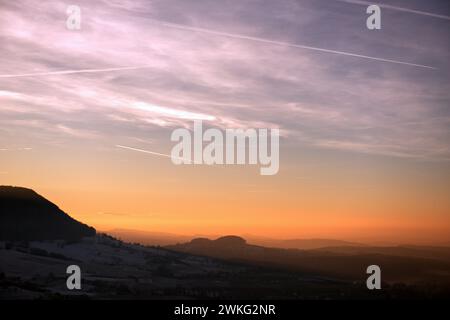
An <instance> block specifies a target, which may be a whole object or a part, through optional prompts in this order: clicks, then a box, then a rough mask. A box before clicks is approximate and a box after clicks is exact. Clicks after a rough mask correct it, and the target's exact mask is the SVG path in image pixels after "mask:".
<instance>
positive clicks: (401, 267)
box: [166, 236, 450, 283]
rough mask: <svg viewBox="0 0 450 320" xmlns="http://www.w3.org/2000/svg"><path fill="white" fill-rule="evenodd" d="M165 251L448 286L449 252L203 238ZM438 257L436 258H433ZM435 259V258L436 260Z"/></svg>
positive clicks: (325, 273) (339, 275)
mask: <svg viewBox="0 0 450 320" xmlns="http://www.w3.org/2000/svg"><path fill="white" fill-rule="evenodd" d="M166 248H168V249H170V250H173V251H178V252H184V253H188V254H196V255H200V256H208V257H213V258H219V259H223V260H228V261H234V262H238V263H250V264H254V265H259V266H270V267H277V268H281V269H286V270H290V271H297V272H304V273H307V274H315V275H320V276H325V277H333V278H339V279H351V280H361V279H363V278H364V277H365V276H366V273H365V272H366V268H367V267H368V266H369V265H372V264H376V265H379V266H380V267H381V268H382V270H383V280H385V281H389V282H390V281H405V282H414V281H418V280H432V281H442V282H445V283H450V271H449V270H450V259H448V258H446V257H448V253H449V250H450V249H449V248H441V249H440V250H439V251H436V249H434V248H427V247H422V248H420V249H419V248H414V249H405V248H390V247H387V248H381V247H379V248H376V247H373V248H372V247H353V248H350V249H348V248H346V247H337V248H332V247H330V248H323V249H313V250H299V249H280V248H268V247H262V246H257V245H251V244H247V242H246V241H245V240H244V239H242V238H240V237H236V236H227V237H222V238H219V239H216V240H209V239H206V238H198V239H194V240H192V241H191V242H188V243H184V244H177V245H172V246H166ZM437 253H439V254H437ZM437 257H439V258H437Z"/></svg>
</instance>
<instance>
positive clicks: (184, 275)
mask: <svg viewBox="0 0 450 320" xmlns="http://www.w3.org/2000/svg"><path fill="white" fill-rule="evenodd" d="M0 222H1V228H0V299H75V298H76V299H422V298H442V297H448V296H450V289H449V281H448V280H449V270H450V268H449V260H450V259H449V256H450V255H449V250H448V248H390V249H389V248H388V249H383V248H360V247H345V248H339V247H338V248H323V249H315V250H297V249H279V248H278V249H276V248H266V247H262V246H255V245H250V244H247V243H246V241H245V240H244V239H242V238H239V237H234V236H228V237H222V238H219V239H217V240H208V239H196V240H193V241H191V242H188V243H184V244H179V245H174V246H170V247H164V248H163V247H155V246H153V247H151V246H143V245H140V244H130V243H126V242H123V241H120V240H118V239H115V238H113V237H111V236H109V235H106V234H97V233H96V230H95V229H94V228H92V227H89V226H87V225H85V224H82V223H81V222H78V221H76V220H74V219H72V218H71V217H70V216H68V215H67V214H66V213H64V212H63V211H61V210H60V209H59V208H58V207H57V206H56V205H54V204H53V203H51V202H50V201H48V200H46V199H44V198H43V197H41V196H39V195H38V194H37V193H35V192H34V191H32V190H30V189H25V188H17V187H0ZM361 250H363V251H361ZM383 250H384V251H383ZM386 250H387V251H386ZM370 264H379V265H380V266H381V267H382V279H383V283H382V289H381V290H368V289H367V287H366V278H367V276H368V275H367V274H366V273H365V270H366V267H367V266H368V265H370ZM70 265H77V266H79V267H80V269H81V289H80V290H77V289H75V290H69V289H68V288H67V285H66V280H67V278H68V277H69V274H67V273H66V270H67V267H68V266H70Z"/></svg>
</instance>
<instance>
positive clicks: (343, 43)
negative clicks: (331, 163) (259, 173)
mask: <svg viewBox="0 0 450 320" xmlns="http://www.w3.org/2000/svg"><path fill="white" fill-rule="evenodd" d="M347 2H348V1H347ZM350 2H352V1H350ZM353 2H355V1H353ZM359 2H361V1H359ZM355 3H356V2H355ZM337 4H338V2H335V1H309V0H302V1H284V2H282V3H280V2H271V3H269V4H268V3H264V5H262V4H260V3H259V2H258V1H257V2H249V1H239V2H236V3H233V6H228V7H227V6H225V7H223V5H220V4H219V3H217V2H215V1H206V0H205V1H176V0H167V1H151V2H150V1H122V2H120V3H110V2H106V1H102V2H96V3H93V2H90V1H80V2H79V6H80V7H81V9H82V19H83V20H82V29H81V30H79V31H70V30H67V29H66V28H65V18H66V13H65V9H66V4H65V3H64V2H62V1H46V2H41V3H35V2H31V1H25V0H22V1H15V2H9V3H2V4H1V5H0V10H1V14H2V22H0V24H1V25H0V40H1V41H2V47H1V49H0V53H1V54H0V65H1V67H0V90H1V91H0V101H1V105H0V124H1V126H2V128H3V129H4V130H7V131H8V132H10V134H9V135H8V136H4V139H10V138H11V137H12V136H14V132H19V131H20V132H21V135H22V136H28V137H29V139H30V140H36V139H40V140H42V141H44V142H45V141H51V140H53V136H57V137H58V139H68V140H70V139H91V140H93V139H102V137H103V138H105V139H106V138H108V137H111V136H132V137H141V138H142V139H148V138H152V139H155V137H156V136H158V134H156V133H155V132H159V133H161V132H165V131H164V130H167V129H166V128H168V127H169V128H172V127H174V126H180V125H181V126H189V125H191V124H192V120H193V119H201V120H204V121H208V123H209V124H210V125H216V126H220V127H246V126H248V127H275V126H276V127H280V128H281V129H282V131H283V132H285V133H287V135H286V137H288V139H292V140H293V141H297V142H298V143H301V144H305V145H310V146H317V147H320V148H332V149H340V150H345V151H352V152H364V153H367V152H368V153H375V154H385V155H397V156H402V157H403V156H406V157H414V158H422V157H427V158H443V159H447V158H448V157H449V150H448V141H449V139H450V132H449V127H450V126H449V122H450V111H449V109H448V105H449V104H450V95H449V92H450V91H449V90H448V89H449V87H448V86H449V85H448V83H449V69H450V68H449V62H448V61H449V60H450V59H448V58H449V53H448V43H449V42H448V32H447V31H446V30H448V21H447V20H446V19H435V17H432V16H427V15H418V14H414V13H411V14H408V11H405V10H403V11H399V10H385V11H383V28H382V30H380V31H379V32H377V33H373V32H370V31H368V30H367V29H366V28H365V24H364V18H365V12H364V10H361V5H360V4H361V3H358V4H357V5H352V4H349V3H347V4H345V5H342V6H341V5H337ZM409 7H411V5H409ZM262 8H264V10H263V9H262ZM386 8H387V9H389V8H388V7H386ZM411 10H413V9H411ZM433 10H435V8H434V7H433V6H432V5H431V4H430V8H429V9H427V10H425V9H424V8H421V10H420V11H421V12H429V13H431V14H435V15H443V16H447V15H448V13H446V12H434V11H433ZM205 12H207V14H205ZM400 13H401V15H399V14H400ZM418 19H420V20H418ZM423 19H432V21H431V20H430V24H429V25H428V26H427V28H423V24H422V21H423ZM416 22H417V23H416ZM392 62H394V63H392ZM424 66H425V67H434V68H435V69H430V68H422V67H424ZM153 133H155V134H154V136H152V135H153ZM61 134H62V135H61ZM149 135H150V136H149ZM164 136H167V134H165V135H164ZM0 139H2V138H0ZM0 142H2V141H1V140H0Z"/></svg>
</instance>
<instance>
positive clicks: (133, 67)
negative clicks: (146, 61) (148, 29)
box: [0, 66, 151, 78]
mask: <svg viewBox="0 0 450 320" xmlns="http://www.w3.org/2000/svg"><path fill="white" fill-rule="evenodd" d="M144 68H151V66H132V67H117V68H104V69H79V70H59V71H47V72H35V73H22V74H0V78H20V77H38V76H51V75H60V74H62V75H64V74H75V73H96V72H111V71H122V70H135V69H144Z"/></svg>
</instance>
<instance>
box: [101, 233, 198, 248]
mask: <svg viewBox="0 0 450 320" xmlns="http://www.w3.org/2000/svg"><path fill="white" fill-rule="evenodd" d="M104 231H105V232H106V233H107V234H109V235H112V236H114V237H116V238H118V239H121V240H123V241H127V242H131V243H140V244H143V245H149V246H167V245H171V244H177V243H184V242H188V241H190V240H192V239H193V238H194V237H193V236H186V235H178V234H173V233H167V232H152V231H141V230H130V229H110V230H104Z"/></svg>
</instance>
